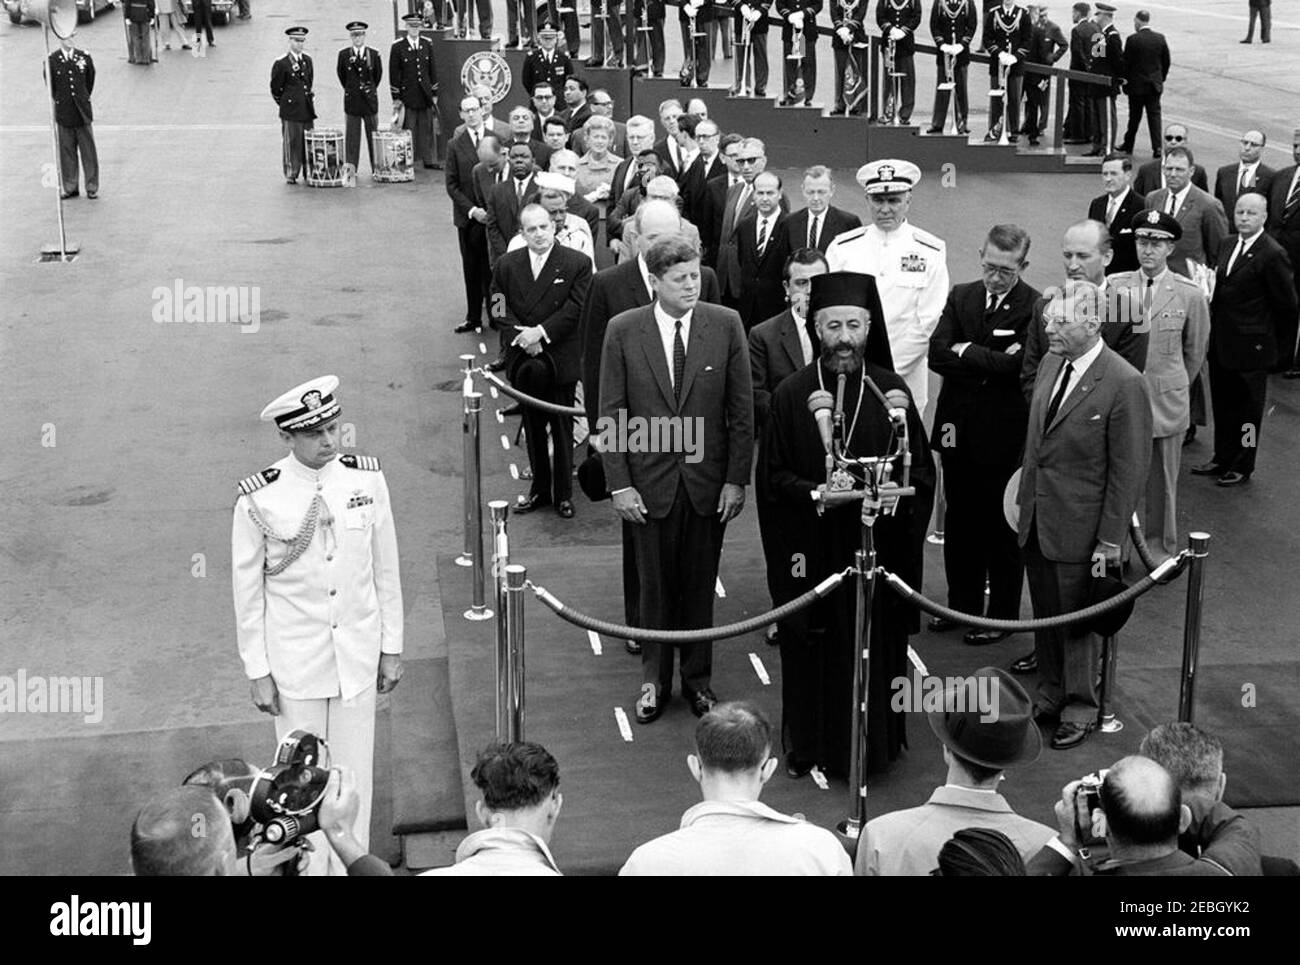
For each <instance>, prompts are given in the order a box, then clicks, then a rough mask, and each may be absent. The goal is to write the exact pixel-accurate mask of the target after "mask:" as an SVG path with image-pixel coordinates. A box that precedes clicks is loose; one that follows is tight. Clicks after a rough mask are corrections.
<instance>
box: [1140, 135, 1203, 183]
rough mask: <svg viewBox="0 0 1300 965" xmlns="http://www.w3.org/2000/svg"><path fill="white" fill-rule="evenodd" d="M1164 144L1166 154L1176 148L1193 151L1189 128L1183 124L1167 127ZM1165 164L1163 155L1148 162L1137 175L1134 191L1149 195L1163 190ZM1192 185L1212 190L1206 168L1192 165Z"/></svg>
mask: <svg viewBox="0 0 1300 965" xmlns="http://www.w3.org/2000/svg"><path fill="white" fill-rule="evenodd" d="M1164 143H1165V146H1164V150H1165V153H1168V152H1169V150H1170V149H1171V148H1175V147H1185V148H1188V149H1189V150H1190V149H1191V143H1190V142H1189V140H1188V137H1187V128H1186V127H1184V126H1183V125H1182V124H1166V125H1165V134H1164ZM1164 163H1165V159H1164V155H1163V154H1162V155H1161V156H1160V157H1157V158H1156V159H1155V160H1154V161H1148V162H1147V163H1146V164H1144V165H1142V166H1141V167H1140V168H1138V172H1137V175H1136V176H1135V177H1134V178H1133V190H1134V191H1136V192H1137V193H1138V194H1141V195H1148V194H1150V193H1151V192H1152V191H1159V190H1160V189H1161V188H1163V187H1164V186H1165V173H1164ZM1192 184H1194V185H1196V186H1197V187H1198V188H1200V189H1201V190H1202V191H1209V190H1210V179H1209V177H1208V176H1207V175H1206V173H1205V168H1203V167H1201V166H1200V165H1199V164H1193V165H1192Z"/></svg>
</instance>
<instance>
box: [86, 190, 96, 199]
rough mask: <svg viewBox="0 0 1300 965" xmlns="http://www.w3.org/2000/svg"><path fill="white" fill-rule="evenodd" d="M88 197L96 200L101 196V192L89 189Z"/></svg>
mask: <svg viewBox="0 0 1300 965" xmlns="http://www.w3.org/2000/svg"><path fill="white" fill-rule="evenodd" d="M86 197H88V198H89V199H90V200H91V201H94V200H95V199H96V198H98V197H99V194H98V193H96V192H94V191H87V192H86Z"/></svg>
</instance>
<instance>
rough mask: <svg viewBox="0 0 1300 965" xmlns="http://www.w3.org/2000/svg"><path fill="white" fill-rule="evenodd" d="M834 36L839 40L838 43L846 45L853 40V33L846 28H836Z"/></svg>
mask: <svg viewBox="0 0 1300 965" xmlns="http://www.w3.org/2000/svg"><path fill="white" fill-rule="evenodd" d="M835 36H837V37H839V38H840V43H842V44H846V45H847V44H848V43H849V42H850V41H851V40H852V39H853V31H851V30H849V28H848V27H836V28H835Z"/></svg>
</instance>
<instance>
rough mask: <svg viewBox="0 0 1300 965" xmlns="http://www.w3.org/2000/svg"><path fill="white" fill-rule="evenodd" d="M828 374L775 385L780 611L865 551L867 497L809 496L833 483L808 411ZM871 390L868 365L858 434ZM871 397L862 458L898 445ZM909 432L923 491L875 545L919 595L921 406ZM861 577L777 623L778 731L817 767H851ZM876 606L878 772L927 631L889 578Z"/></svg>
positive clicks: (850, 382) (882, 522)
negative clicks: (894, 705) (843, 501)
mask: <svg viewBox="0 0 1300 965" xmlns="http://www.w3.org/2000/svg"><path fill="white" fill-rule="evenodd" d="M877 324H878V323H874V322H873V324H872V328H873V329H876V326H877ZM882 328H883V326H882ZM873 334H874V333H873ZM882 334H883V332H882ZM866 366H867V376H868V377H869V378H870V379H871V380H872V381H873V382H875V384H876V386H877V387H878V388H879V389H880V391H881V392H882V393H883V392H888V391H889V390H890V389H901V390H903V391H904V392H906V391H907V385H906V383H905V382H904V381H903V379H902V378H900V377H899V376H898V375H896V374H894V372H893V371H891V370H890V369H886V368H883V367H881V366H879V365H875V364H873V363H872V362H870V361H868V362H867V363H866ZM819 367H821V369H822V382H824V384H825V386H826V388H827V389H828V390H829V391H831V392H832V393H834V391H835V386H836V382H837V378H838V377H837V375H836V374H835V373H832V372H830V371H829V370H828V369H826V368H825V366H824V364H823V363H822V361H821V360H820V359H818V360H817V361H815V362H814V363H813V364H811V365H808V366H806V367H805V368H804V369H802V370H801V371H799V372H796V373H795V374H794V375H792V376H790V377H789V378H787V379H786V380H785V381H784V382H782V383H781V384H780V385H779V386H777V388H776V391H775V392H774V393H773V395H772V408H771V414H770V416H769V418H768V423H767V428H766V432H765V434H764V436H763V444H762V448H761V450H760V455H759V473H761V474H764V475H765V476H766V479H765V480H764V483H765V485H763V486H762V487H761V495H760V498H765V499H768V500H770V501H771V503H772V504H771V505H770V506H769V507H768V508H769V510H770V516H771V517H772V519H773V522H774V524H775V527H776V532H775V534H774V535H775V538H776V540H777V541H778V554H779V555H778V554H774V558H779V559H781V560H783V563H784V565H783V566H781V567H780V568H779V569H778V570H777V571H776V572H775V573H769V575H768V580H769V585H770V586H771V587H772V591H773V594H772V595H773V602H774V603H775V604H777V605H779V604H781V603H785V602H786V601H788V600H792V599H794V598H795V597H797V596H799V595H800V594H802V593H805V592H807V591H808V590H810V589H812V588H813V587H815V586H816V585H817V584H818V583H820V582H821V581H822V580H824V579H825V578H826V577H828V576H830V575H831V574H832V573H836V572H840V571H842V570H843V569H844V568H845V567H847V566H851V565H853V554H854V551H855V550H857V549H858V548H859V547H860V546H861V526H860V524H859V520H860V519H861V515H862V504H861V502H853V503H850V504H848V505H845V506H839V507H836V508H833V509H830V508H828V509H827V510H826V512H825V514H824V515H822V516H818V515H817V504H816V503H814V502H813V500H812V497H811V496H810V493H812V491H813V490H814V489H816V488H817V487H818V486H819V485H821V484H822V483H825V481H826V453H825V450H824V449H823V448H822V443H821V437H820V436H819V435H818V433H817V423H816V421H815V420H814V419H813V416H812V414H811V413H810V412H809V411H808V396H809V395H810V394H811V393H812V392H814V391H816V390H817V389H818V388H820V385H819V383H818V377H817V375H818V368H819ZM863 388H864V387H863V385H862V375H861V370H859V371H857V372H852V373H849V374H848V375H847V377H846V379H845V393H844V412H845V415H844V427H845V428H844V431H845V432H848V431H849V424H850V423H852V421H853V411H854V409H855V407H856V406H857V402H858V395H859V393H860V392H861V391H863ZM865 391H866V397H865V398H864V399H863V400H862V408H861V413H860V415H859V416H858V420H857V425H856V427H855V428H854V429H853V434H852V438H851V439H849V440H848V450H849V452H850V453H851V454H852V455H855V456H871V455H883V454H884V453H885V452H886V451H888V448H889V445H890V441H891V438H892V432H891V428H890V422H889V417H888V416H887V415H886V412H885V409H884V407H883V406H882V405H881V404H880V401H879V400H878V399H877V398H876V397H875V395H874V394H873V393H872V392H871V390H870V388H866V389H865ZM907 425H908V436H909V439H910V444H911V450H912V473H911V485H913V486H915V487H916V495H915V496H909V497H905V498H903V499H901V500H900V501H899V506H898V510H897V513H896V515H894V516H892V517H891V516H880V517H879V518H878V519H877V520H876V524H875V527H874V529H875V545H876V551H877V562H878V564H879V565H881V566H883V567H885V568H886V569H888V570H890V571H891V572H893V573H897V574H898V575H899V576H901V577H902V578H903V579H904V580H906V581H907V582H908V584H909V585H911V586H913V587H917V588H919V587H920V586H921V570H922V564H923V549H924V546H925V532H926V528H927V526H928V525H929V520H930V509H931V504H932V502H933V500H934V480H935V474H934V464H933V461H932V460H931V458H930V446H929V442H928V441H927V439H926V435H925V428H924V426H923V425H922V424H921V419H920V416H919V414H918V413H917V411H916V407H915V406H914V405H913V406H909V408H908V413H907ZM900 463H901V460H900ZM901 475H902V467H901V465H900V466H899V467H898V469H897V470H896V471H895V473H894V476H893V479H894V480H895V481H896V482H899V481H901ZM796 554H798V555H796ZM800 559H802V560H803V561H804V566H803V567H802V568H800V567H799V566H798V565H797V563H798V561H799V560H800ZM855 581H856V577H850V578H848V579H846V580H845V581H844V582H843V583H841V584H840V586H839V588H837V589H836V590H835V591H833V592H832V593H831V594H830V595H829V596H828V597H826V598H825V599H822V600H819V601H817V602H816V603H814V604H813V605H812V606H810V607H808V608H806V609H804V610H801V611H800V612H799V613H797V614H795V615H794V616H792V617H790V618H789V619H787V620H783V621H782V622H781V624H780V644H781V676H782V687H781V691H782V693H781V697H782V727H781V730H782V739H783V743H784V746H785V750H786V752H787V753H790V754H792V755H793V757H794V758H796V759H797V760H798V761H800V762H803V763H805V764H818V765H820V766H821V767H823V768H825V769H827V770H829V771H830V772H831V773H838V774H847V773H848V771H849V751H850V740H851V728H852V710H853V707H852V704H853V659H854V642H853V626H854V610H855V607H856V603H857V588H856V582H855ZM873 611H874V613H873V616H872V621H871V662H870V681H869V687H868V698H867V714H868V724H867V733H868V738H867V741H868V746H869V758H868V768H869V769H870V770H879V769H880V768H882V767H884V766H885V765H886V764H887V763H888V762H889V761H892V760H893V759H894V758H896V757H897V756H898V752H899V748H900V747H902V746H905V745H906V743H907V739H906V734H905V720H906V718H905V717H904V716H903V715H902V714H896V713H894V712H893V711H891V710H890V709H889V703H890V696H891V688H890V684H891V681H893V680H894V679H895V678H896V677H901V676H906V675H907V672H908V671H907V638H908V635H909V634H911V633H916V632H917V631H918V629H919V622H920V617H919V614H918V612H917V610H916V608H915V607H914V606H911V605H909V604H906V603H904V602H903V600H902V599H901V598H900V597H899V596H898V595H897V594H895V593H894V592H893V591H892V590H890V589H889V588H888V587H887V586H886V585H885V583H884V581H883V580H880V579H878V580H877V581H876V597H875V606H874V607H873Z"/></svg>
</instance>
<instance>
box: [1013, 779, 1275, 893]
mask: <svg viewBox="0 0 1300 965" xmlns="http://www.w3.org/2000/svg"><path fill="white" fill-rule="evenodd" d="M1055 811H1056V821H1057V825H1058V827H1059V834H1058V835H1057V836H1056V837H1055V838H1053V839H1052V840H1051V841H1049V842H1048V843H1047V845H1046V846H1045V847H1044V848H1043V849H1042V850H1041V851H1040V852H1039V853H1038V854H1036V855H1035V856H1034V857H1033V858H1032V859H1031V860H1030V861H1029V864H1028V870H1029V874H1030V875H1069V874H1084V875H1108V876H1126V877H1135V876H1138V877H1153V876H1174V877H1188V876H1222V875H1231V874H1232V872H1231V871H1229V870H1228V869H1227V868H1225V867H1224V866H1223V865H1221V864H1219V863H1218V862H1217V861H1215V860H1214V859H1213V857H1212V856H1211V855H1210V854H1209V852H1210V850H1211V848H1208V847H1207V848H1206V850H1205V851H1204V852H1202V854H1201V857H1199V858H1194V857H1192V856H1191V855H1189V854H1187V853H1185V852H1184V851H1181V850H1179V847H1178V836H1179V835H1180V834H1181V833H1182V832H1183V831H1185V830H1186V829H1187V828H1188V826H1189V825H1190V824H1191V822H1192V812H1191V809H1190V808H1189V807H1188V806H1187V805H1185V804H1183V802H1182V792H1181V789H1180V788H1179V786H1178V783H1177V782H1176V781H1175V780H1174V778H1173V777H1172V776H1171V775H1170V773H1169V772H1168V771H1166V770H1165V769H1164V768H1163V767H1161V766H1160V765H1159V764H1157V763H1156V762H1155V761H1153V760H1151V759H1150V758H1146V757H1139V756H1137V755H1132V756H1129V757H1125V758H1121V759H1120V760H1119V761H1117V762H1116V763H1115V764H1114V765H1112V766H1111V767H1110V769H1109V770H1104V771H1100V772H1098V773H1097V774H1090V775H1088V776H1087V777H1084V778H1082V779H1080V780H1077V781H1071V782H1070V783H1069V784H1066V785H1065V787H1064V788H1062V789H1061V799H1060V800H1059V801H1057V802H1056V807H1055ZM1243 833H1249V829H1248V828H1246V827H1243V823H1242V822H1232V821H1224V822H1222V823H1220V824H1218V825H1217V826H1215V827H1213V828H1210V829H1208V838H1209V841H1210V843H1211V845H1212V844H1213V843H1215V842H1218V843H1220V844H1223V843H1226V841H1227V839H1229V838H1231V837H1232V836H1234V835H1238V834H1243Z"/></svg>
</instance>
